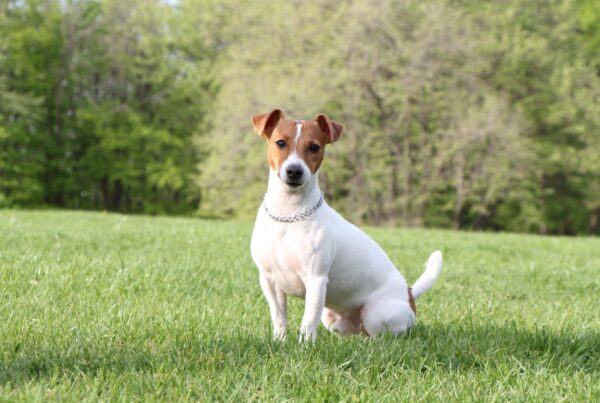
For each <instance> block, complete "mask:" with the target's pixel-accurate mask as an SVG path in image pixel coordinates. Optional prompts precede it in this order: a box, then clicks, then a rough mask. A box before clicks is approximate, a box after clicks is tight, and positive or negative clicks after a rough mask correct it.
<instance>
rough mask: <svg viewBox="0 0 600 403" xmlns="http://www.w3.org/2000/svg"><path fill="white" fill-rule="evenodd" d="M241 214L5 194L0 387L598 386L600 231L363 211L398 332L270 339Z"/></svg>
mask: <svg viewBox="0 0 600 403" xmlns="http://www.w3.org/2000/svg"><path fill="white" fill-rule="evenodd" d="M251 229H252V224H251V223H237V222H218V221H202V220H197V219H184V218H150V217H138V216H123V215H114V214H103V213H72V212H20V211H0V400H5V401H19V400H22V401H31V400H47V399H60V400H68V401H81V400H98V399H102V400H110V401H113V400H118V401H132V400H165V401H181V400H201V401H206V400H233V401H239V400H243V401H245V400H255V399H256V400H276V401H281V400H295V401H296V400H300V401H314V400H316V401H325V400H327V401H338V400H345V401H352V400H361V401H362V400H372V401H398V400H408V399H411V400H413V399H417V400H428V401H430V400H443V401H448V400H485V401H491V400H496V401H505V400H507V399H510V400H520V401H532V400H533V401H556V400H565V401H573V400H574V401H598V400H599V399H600V306H599V305H600V240H599V239H594V238H578V239H577V238H552V237H537V236H524V235H512V234H485V233H460V232H453V231H432V230H406V229H374V228H369V229H368V232H369V233H370V234H371V235H372V236H373V237H374V238H375V239H376V240H377V241H378V242H380V244H381V245H382V246H383V247H384V248H385V249H386V250H387V251H388V253H389V254H390V256H391V258H392V260H393V261H394V262H396V263H397V266H398V267H399V268H400V270H401V271H402V272H403V274H404V275H405V277H406V278H407V279H408V280H409V282H412V281H414V280H415V279H416V278H417V277H418V275H419V274H420V273H421V270H422V268H423V264H424V263H425V260H426V259H427V257H428V255H429V253H430V252H431V251H433V250H434V249H438V248H439V249H441V250H442V251H443V252H444V257H445V266H444V274H443V275H442V277H441V278H440V280H439V281H438V283H437V284H436V285H435V287H434V288H433V289H432V290H431V291H430V292H429V293H427V294H425V295H424V296H423V297H422V298H420V299H419V300H418V301H417V308H418V312H419V316H418V318H419V320H418V324H417V326H416V328H415V329H414V330H413V331H412V332H410V333H409V334H407V335H405V336H403V337H399V338H393V337H389V336H386V337H381V338H378V339H375V340H369V339H366V338H363V337H352V338H340V337H337V336H335V335H331V334H328V333H327V331H326V330H324V329H323V328H321V329H319V338H318V340H317V343H316V345H314V346H310V345H309V346H306V345H298V344H297V343H296V332H297V328H298V327H299V325H300V318H301V314H302V304H303V302H302V301H300V300H295V299H294V300H291V306H290V311H291V312H290V329H291V332H290V334H289V335H288V336H289V337H288V341H287V342H286V343H283V344H277V343H274V342H271V341H270V321H269V313H268V308H267V304H266V302H265V301H264V300H263V297H262V294H261V292H260V288H259V285H258V276H257V271H256V268H255V267H254V266H253V264H252V262H251V259H250V255H249V246H248V245H249V239H250V232H251Z"/></svg>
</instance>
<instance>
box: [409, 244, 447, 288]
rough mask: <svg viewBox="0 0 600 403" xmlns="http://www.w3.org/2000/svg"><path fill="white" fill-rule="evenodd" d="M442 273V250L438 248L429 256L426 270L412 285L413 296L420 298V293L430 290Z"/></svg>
mask: <svg viewBox="0 0 600 403" xmlns="http://www.w3.org/2000/svg"><path fill="white" fill-rule="evenodd" d="M440 274H442V252H440V251H439V250H436V251H435V252H433V253H432V254H431V256H429V260H428V261H427V266H426V267H425V272H423V274H421V277H419V279H418V280H417V281H416V282H415V284H414V285H413V286H412V294H413V297H414V298H418V297H419V295H421V294H423V293H424V292H425V291H427V290H429V289H430V288H431V287H432V286H433V283H435V280H437V278H438V277H439V276H440Z"/></svg>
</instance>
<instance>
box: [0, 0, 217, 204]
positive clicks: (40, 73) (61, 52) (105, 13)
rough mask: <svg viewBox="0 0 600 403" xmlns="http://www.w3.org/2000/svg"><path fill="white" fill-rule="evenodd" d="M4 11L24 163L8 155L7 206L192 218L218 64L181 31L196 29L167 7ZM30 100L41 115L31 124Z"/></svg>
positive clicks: (18, 7) (16, 145)
mask: <svg viewBox="0 0 600 403" xmlns="http://www.w3.org/2000/svg"><path fill="white" fill-rule="evenodd" d="M3 12H4V14H3V20H2V21H3V24H2V27H3V28H2V38H3V39H2V44H3V45H2V46H3V51H2V57H3V61H4V63H3V64H2V66H1V67H0V79H1V81H0V83H2V84H3V85H4V86H5V87H6V90H7V91H8V95H4V98H7V99H8V98H9V96H10V94H14V96H12V98H11V100H12V101H13V102H11V103H9V104H6V105H4V102H3V106H2V109H3V110H2V116H6V117H5V118H4V122H5V123H4V124H3V125H2V126H0V127H1V128H2V133H3V137H2V138H3V139H4V140H3V143H4V144H6V146H5V147H6V148H7V149H11V150H14V149H19V150H20V152H21V153H22V154H24V155H26V156H25V157H22V158H21V159H20V160H16V159H15V157H14V155H13V154H15V153H11V154H8V153H3V155H2V158H1V159H0V160H2V161H5V162H3V163H2V166H4V167H5V168H4V171H5V172H6V179H5V182H4V184H3V185H2V187H1V188H0V191H1V192H0V193H1V194H2V196H3V197H2V199H1V200H3V202H2V203H3V204H5V205H18V204H40V203H46V204H50V205H58V206H62V207H69V208H103V209H108V210H119V211H142V212H148V213H185V212H190V211H191V210H192V209H193V208H194V206H195V204H196V203H197V201H198V197H199V192H198V191H197V190H196V189H195V186H193V183H192V175H193V173H194V172H195V170H196V163H197V161H198V153H197V152H196V150H195V149H194V143H193V134H194V133H195V132H196V131H198V130H203V129H205V128H206V125H207V122H208V119H207V114H208V112H209V111H210V102H207V99H210V96H211V94H212V93H213V91H214V85H213V84H212V82H213V79H212V78H211V74H210V71H211V70H210V66H211V64H212V61H211V60H212V59H214V57H213V56H212V55H210V54H209V53H210V50H209V48H208V46H204V47H198V48H193V49H191V47H192V45H191V44H192V43H193V44H195V45H200V44H202V43H203V41H204V40H203V38H202V37H201V36H198V37H196V38H193V39H192V38H189V34H190V32H189V30H188V31H183V30H182V28H181V26H184V27H185V26H187V27H189V26H190V25H191V22H186V21H185V20H184V16H182V15H176V12H175V11H174V10H173V8H172V7H170V6H169V5H167V4H164V3H162V2H159V1H152V2H147V1H137V0H128V1H110V0H107V1H102V2H97V1H76V2H66V3H65V2H60V1H58V0H55V1H52V0H45V1H44V0H39V1H27V2H21V1H11V2H8V3H7V4H6V5H5V6H4V9H3ZM204 42H205V41H204ZM26 97H30V98H31V99H34V100H35V101H36V102H37V103H35V106H36V108H37V110H36V111H32V112H36V113H35V114H31V116H28V117H26V118H25V117H20V116H27V115H30V114H29V113H28V112H26V111H23V109H24V108H25V107H26V106H27V105H28V104H26V103H24V101H22V100H23V99H26ZM19 100H21V101H19ZM29 104H31V102H30V103H29ZM19 105H21V106H20V107H19ZM19 108H20V109H19ZM5 109H6V111H4V110H5ZM11 110H21V111H22V113H20V114H18V116H19V119H21V120H22V123H21V124H20V126H19V127H21V129H19V128H18V127H17V125H16V124H15V123H14V121H15V117H14V116H17V112H11ZM8 114H10V115H8ZM34 115H35V118H34ZM25 119H27V121H25ZM23 127H25V129H26V130H27V131H28V132H27V133H25V131H24V130H25V129H23ZM34 136H35V141H36V143H35V144H32V141H33V140H31V139H30V138H32V137H34ZM24 144H26V145H27V146H25V145H24ZM11 155H13V156H12V157H11ZM33 161H35V163H36V165H33ZM8 169H10V170H12V171H8ZM22 173H25V174H26V175H27V176H26V178H28V179H27V181H26V182H22V180H23V179H24V178H23V177H22ZM15 181H16V182H20V183H21V185H26V186H27V190H26V192H28V193H27V194H25V195H24V194H23V191H24V190H21V193H19V194H16V193H15V191H14V190H12V188H11V186H12V187H14V186H15V185H14V182H15ZM30 182H31V184H30ZM11 184H12V185H11Z"/></svg>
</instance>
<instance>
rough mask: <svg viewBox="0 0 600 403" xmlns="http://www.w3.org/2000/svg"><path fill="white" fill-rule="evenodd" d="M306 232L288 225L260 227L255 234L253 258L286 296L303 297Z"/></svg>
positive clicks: (308, 251)
mask: <svg viewBox="0 0 600 403" xmlns="http://www.w3.org/2000/svg"><path fill="white" fill-rule="evenodd" d="M304 235H305V233H304V232H303V231H302V230H300V229H298V228H290V226H287V225H278V224H271V223H266V224H264V223H263V225H260V224H258V225H257V227H255V229H254V233H253V235H252V244H251V248H252V256H253V258H254V260H255V261H256V263H257V265H258V266H259V267H260V269H261V270H262V271H263V273H264V274H265V275H266V276H267V278H268V279H269V280H271V281H272V282H274V283H275V284H276V285H277V286H278V287H279V288H281V289H282V290H284V291H285V292H286V293H287V294H290V295H294V296H296V297H304V294H305V291H306V289H305V286H304V280H305V279H306V275H307V273H306V269H307V267H306V265H305V264H304V262H305V261H306V260H307V258H308V256H307V254H308V253H310V249H311V248H310V246H309V245H305V243H306V237H305V236H304Z"/></svg>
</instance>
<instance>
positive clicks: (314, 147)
mask: <svg viewBox="0 0 600 403" xmlns="http://www.w3.org/2000/svg"><path fill="white" fill-rule="evenodd" d="M320 149H321V147H319V145H318V144H311V145H310V146H308V150H309V151H310V152H311V153H318V152H319V150H320Z"/></svg>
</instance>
